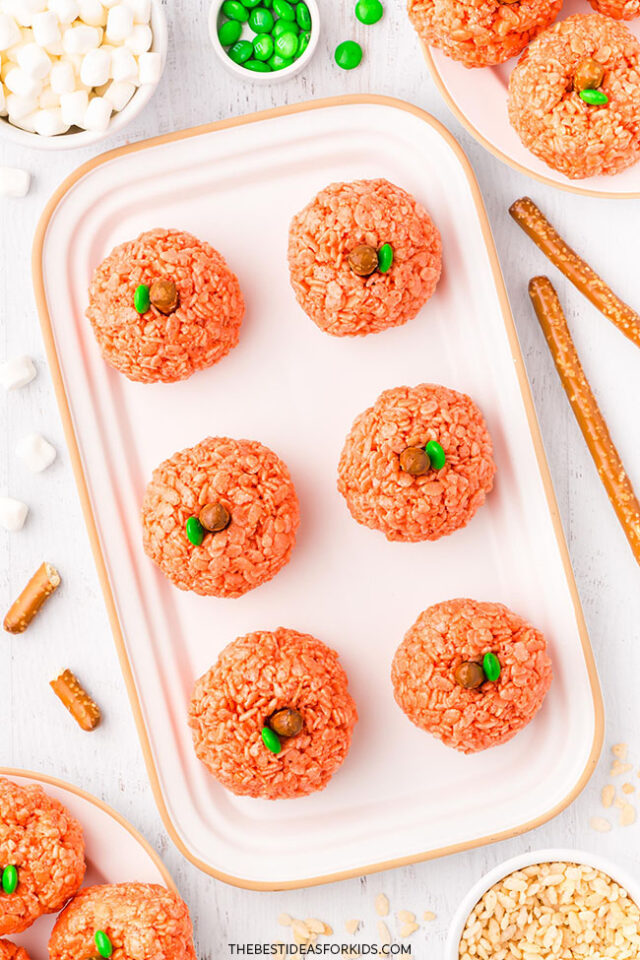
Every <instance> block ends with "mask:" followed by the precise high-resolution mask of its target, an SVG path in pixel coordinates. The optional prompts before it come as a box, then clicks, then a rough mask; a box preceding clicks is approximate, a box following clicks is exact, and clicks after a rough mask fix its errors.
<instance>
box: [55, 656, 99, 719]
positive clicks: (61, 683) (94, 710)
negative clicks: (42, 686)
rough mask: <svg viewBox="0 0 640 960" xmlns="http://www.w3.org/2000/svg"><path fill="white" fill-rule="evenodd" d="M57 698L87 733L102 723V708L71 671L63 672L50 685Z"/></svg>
mask: <svg viewBox="0 0 640 960" xmlns="http://www.w3.org/2000/svg"><path fill="white" fill-rule="evenodd" d="M49 686H50V687H51V689H52V690H53V692H54V693H55V695H56V697H58V699H59V700H60V701H61V703H63V704H64V706H65V707H66V708H67V710H68V711H69V713H70V714H71V716H72V717H73V719H74V720H75V721H76V723H77V724H78V726H80V727H81V728H82V729H83V730H86V731H87V732H88V731H90V730H95V728H96V727H97V726H98V724H99V723H100V718H101V714H100V707H99V706H98V704H97V703H95V701H94V700H92V699H91V697H90V696H89V694H88V693H87V691H86V690H85V689H84V687H83V686H82V684H81V683H80V681H79V680H78V678H77V677H76V676H75V674H74V673H72V672H71V670H63V672H62V673H61V674H60V676H59V677H57V678H56V679H55V680H52V681H51V683H50V684H49Z"/></svg>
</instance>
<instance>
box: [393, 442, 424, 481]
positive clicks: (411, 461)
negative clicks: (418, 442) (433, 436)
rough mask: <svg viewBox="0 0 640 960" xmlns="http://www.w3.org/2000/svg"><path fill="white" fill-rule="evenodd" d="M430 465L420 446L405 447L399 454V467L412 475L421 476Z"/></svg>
mask: <svg viewBox="0 0 640 960" xmlns="http://www.w3.org/2000/svg"><path fill="white" fill-rule="evenodd" d="M430 467H431V460H430V458H429V456H428V454H427V452H426V450H424V449H423V448H422V447H407V448H406V449H405V450H403V451H402V453H401V454H400V469H401V470H404V472H405V473H410V474H411V476H412V477H421V476H422V475H423V474H425V473H428V472H429V469H430Z"/></svg>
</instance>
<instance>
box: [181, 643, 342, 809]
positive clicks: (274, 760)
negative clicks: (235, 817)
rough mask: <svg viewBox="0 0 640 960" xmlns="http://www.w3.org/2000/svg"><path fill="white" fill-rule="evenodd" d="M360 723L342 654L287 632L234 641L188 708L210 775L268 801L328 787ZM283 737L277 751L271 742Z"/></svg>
mask: <svg viewBox="0 0 640 960" xmlns="http://www.w3.org/2000/svg"><path fill="white" fill-rule="evenodd" d="M357 719H358V715H357V712H356V707H355V704H354V702H353V700H352V698H351V696H350V694H349V691H348V689H347V676H346V674H345V672H344V670H343V669H342V667H341V665H340V662H339V660H338V654H337V653H336V652H335V651H334V650H331V649H330V648H329V647H327V646H325V644H324V643H321V641H320V640H317V639H316V638H315V637H312V636H310V635H309V634H304V633H298V632H297V631H296V630H288V629H285V628H284V627H281V628H279V629H278V630H275V631H273V632H270V631H258V632H256V633H250V634H248V635H247V636H245V637H239V638H238V639H237V640H235V641H234V642H233V643H231V644H229V646H228V647H226V648H225V649H224V650H223V651H222V653H221V654H220V656H219V658H218V661H217V663H216V664H215V665H214V666H213V667H212V668H211V669H210V670H209V671H208V672H207V673H206V674H205V675H204V676H203V677H201V678H200V679H199V680H198V682H197V683H196V685H195V689H194V692H193V697H192V700H191V708H190V711H189V723H190V726H191V730H192V732H193V742H194V745H195V750H196V754H197V755H198V757H199V758H200V760H202V762H203V763H204V764H205V766H206V767H207V769H208V770H209V772H210V773H211V774H213V776H214V777H216V779H217V780H219V781H220V783H222V784H223V786H225V787H226V788H227V789H228V790H231V791H232V793H236V794H240V795H244V796H249V797H264V798H265V799H268V800H276V799H278V798H283V797H302V796H305V795H306V794H309V793H313V792H314V791H316V790H323V789H324V788H325V787H326V786H327V784H328V782H329V780H330V779H331V777H332V776H333V775H334V773H335V772H336V770H337V769H338V767H340V766H341V764H342V763H343V761H344V760H345V758H346V756H347V753H348V752H349V747H350V745H351V736H352V733H353V728H354V726H355V724H356V721H357ZM265 729H266V730H267V731H271V732H272V733H274V734H275V731H279V736H276V738H275V741H274V740H273V737H272V736H271V735H269V736H267V735H266V734H265V733H264V731H265ZM278 740H279V747H280V749H279V751H278V752H273V746H267V744H274V743H275V745H276V749H277V746H278Z"/></svg>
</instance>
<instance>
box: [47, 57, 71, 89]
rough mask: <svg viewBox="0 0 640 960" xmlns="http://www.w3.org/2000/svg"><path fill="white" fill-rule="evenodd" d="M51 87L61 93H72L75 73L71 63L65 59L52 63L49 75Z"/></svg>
mask: <svg viewBox="0 0 640 960" xmlns="http://www.w3.org/2000/svg"><path fill="white" fill-rule="evenodd" d="M49 83H50V84H51V89H52V90H53V91H54V92H55V93H57V94H59V95H62V94H63V93H73V91H74V90H75V89H76V75H75V71H74V69H73V64H72V63H68V62H66V61H61V62H60V63H54V65H53V67H52V68H51V73H50V75H49Z"/></svg>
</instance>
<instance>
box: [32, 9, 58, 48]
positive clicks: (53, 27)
mask: <svg viewBox="0 0 640 960" xmlns="http://www.w3.org/2000/svg"><path fill="white" fill-rule="evenodd" d="M60 36H61V34H60V24H59V23H58V18H57V17H56V15H55V13H53V11H52V10H44V11H43V12H42V13H36V15H35V17H34V18H33V39H34V40H35V42H36V43H37V44H39V46H41V47H48V46H50V45H51V44H55V43H58V42H59V40H60Z"/></svg>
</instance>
